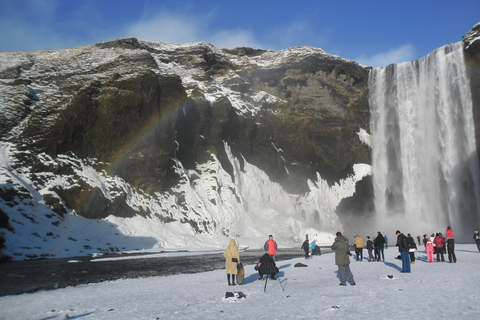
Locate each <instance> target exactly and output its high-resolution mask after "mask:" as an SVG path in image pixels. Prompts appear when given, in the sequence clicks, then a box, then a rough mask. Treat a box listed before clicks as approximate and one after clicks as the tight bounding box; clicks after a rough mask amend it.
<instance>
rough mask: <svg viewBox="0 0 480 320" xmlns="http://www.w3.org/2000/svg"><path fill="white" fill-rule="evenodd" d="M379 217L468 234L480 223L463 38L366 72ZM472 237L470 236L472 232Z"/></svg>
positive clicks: (379, 221)
mask: <svg viewBox="0 0 480 320" xmlns="http://www.w3.org/2000/svg"><path fill="white" fill-rule="evenodd" d="M369 89H370V97H369V103H370V108H371V131H372V172H373V184H374V194H375V208H376V218H375V225H376V226H377V228H378V229H379V230H382V231H383V232H388V233H389V234H390V235H393V234H394V231H395V230H396V229H400V230H401V231H402V232H404V233H405V234H406V233H412V236H414V237H415V236H417V235H423V234H425V233H427V234H431V233H433V232H445V229H446V227H447V226H451V227H452V229H453V230H454V231H455V236H456V238H458V239H464V240H467V239H470V237H471V234H472V233H473V231H474V230H475V228H478V225H479V221H480V219H479V212H480V201H479V162H478V157H477V151H476V142H475V133H474V122H473V113H472V100H471V92H470V84H469V80H468V76H467V73H466V69H465V64H464V59H463V49H462V43H461V42H458V43H455V44H451V45H446V46H444V47H441V48H438V49H436V50H435V51H434V52H432V53H430V54H429V55H427V56H425V57H423V58H422V59H419V60H416V61H412V62H404V63H400V64H393V65H389V66H387V67H384V68H375V69H373V70H372V71H371V72H370V77H369ZM470 240H471V239H470Z"/></svg>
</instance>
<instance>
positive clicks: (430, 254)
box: [425, 239, 434, 262]
mask: <svg viewBox="0 0 480 320" xmlns="http://www.w3.org/2000/svg"><path fill="white" fill-rule="evenodd" d="M433 251H434V250H433V243H432V241H431V240H430V239H428V241H427V244H426V245H425V252H426V253H427V257H428V262H433Z"/></svg>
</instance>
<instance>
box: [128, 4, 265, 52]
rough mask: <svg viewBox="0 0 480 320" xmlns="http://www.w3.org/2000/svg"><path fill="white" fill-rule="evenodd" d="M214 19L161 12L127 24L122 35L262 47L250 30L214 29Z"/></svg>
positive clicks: (227, 46)
mask: <svg viewBox="0 0 480 320" xmlns="http://www.w3.org/2000/svg"><path fill="white" fill-rule="evenodd" d="M213 18H214V15H213V14H207V15H203V16H195V15H193V14H192V15H190V14H183V13H175V12H170V11H161V12H159V13H157V14H155V15H153V16H151V17H150V18H146V19H142V20H140V21H138V22H136V23H133V24H131V25H129V26H127V27H126V28H125V32H124V35H123V36H125V37H132V36H133V37H136V38H138V39H141V40H150V41H166V42H176V43H182V42H197V41H206V42H209V43H211V44H213V45H214V46H216V47H219V48H234V47H240V46H248V47H256V48H258V47H259V44H258V43H257V41H256V39H255V35H254V34H253V33H252V32H251V31H248V30H244V29H234V30H219V31H212V30H211V29H210V24H211V22H212V20H213Z"/></svg>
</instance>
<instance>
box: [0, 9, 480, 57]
mask: <svg viewBox="0 0 480 320" xmlns="http://www.w3.org/2000/svg"><path fill="white" fill-rule="evenodd" d="M478 22H480V1H479V0H459V1H453V0H448V1H444V0H436V1H427V0H416V1H410V0H403V1H389V0H382V1H368V0H363V1H362V0H357V1H353V0H352V1H340V0H330V1H322V0H316V1H315V0H312V1H307V0H305V1H303V0H297V1H282V0H275V1H274V0H272V1H270V0H263V1H262V0H256V1H250V0H243V1H233V0H223V1H216V0H215V1H214V0H202V1H194V0H185V1H182V0H156V1H155V0H133V1H130V0H0V30H2V31H1V32H0V52H4V51H30V50H39V49H61V48H71V47H76V46H82V45H88V44H94V43H97V42H102V41H107V40H112V39H117V38H124V37H131V36H135V37H137V38H138V39H141V40H151V41H167V42H196V41H206V42H209V43H211V44H213V45H215V46H217V47H220V48H234V47H237V46H249V47H254V48H261V49H273V50H281V49H285V48H288V47H292V46H312V47H317V48H322V49H324V50H325V51H327V52H329V53H332V54H336V55H339V56H341V57H344V58H347V59H352V60H355V61H357V62H360V63H363V64H367V65H372V66H385V65H387V64H390V63H396V62H402V61H410V60H415V59H418V58H420V57H423V56H425V55H426V54H428V53H430V52H431V51H433V50H434V49H435V48H438V47H440V46H443V45H445V44H449V43H453V42H458V41H461V39H462V36H463V35H464V34H465V33H467V32H468V31H470V29H471V28H472V27H473V26H474V25H475V24H476V23H478Z"/></svg>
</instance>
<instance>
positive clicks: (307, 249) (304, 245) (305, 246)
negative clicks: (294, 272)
mask: <svg viewBox="0 0 480 320" xmlns="http://www.w3.org/2000/svg"><path fill="white" fill-rule="evenodd" d="M301 249H303V251H305V259H308V258H309V257H310V256H309V254H308V252H309V250H310V245H309V244H308V239H305V241H303V244H302V247H301Z"/></svg>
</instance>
